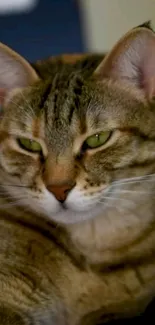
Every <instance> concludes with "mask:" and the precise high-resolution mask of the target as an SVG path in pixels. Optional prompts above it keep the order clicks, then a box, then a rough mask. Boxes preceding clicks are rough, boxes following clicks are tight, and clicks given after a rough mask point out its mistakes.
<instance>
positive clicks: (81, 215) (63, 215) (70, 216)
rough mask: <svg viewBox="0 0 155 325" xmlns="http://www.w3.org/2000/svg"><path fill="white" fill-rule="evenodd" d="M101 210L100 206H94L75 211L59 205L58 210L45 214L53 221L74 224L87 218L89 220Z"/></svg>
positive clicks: (99, 213)
mask: <svg viewBox="0 0 155 325" xmlns="http://www.w3.org/2000/svg"><path fill="white" fill-rule="evenodd" d="M102 212H103V207H102V209H101V206H95V207H94V208H92V209H89V210H84V211H77V210H72V209H70V208H67V207H63V206H62V207H60V209H59V211H58V212H56V213H55V214H50V215H49V214H48V215H46V216H47V217H48V219H50V220H51V221H54V222H56V223H60V224H64V225H67V224H75V223H81V222H86V221H88V220H91V219H93V218H95V217H97V216H99V215H101V213H102Z"/></svg>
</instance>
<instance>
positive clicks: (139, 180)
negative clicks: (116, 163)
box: [112, 174, 155, 185]
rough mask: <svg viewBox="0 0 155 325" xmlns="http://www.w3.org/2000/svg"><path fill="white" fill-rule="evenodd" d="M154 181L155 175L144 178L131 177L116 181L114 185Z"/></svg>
mask: <svg viewBox="0 0 155 325" xmlns="http://www.w3.org/2000/svg"><path fill="white" fill-rule="evenodd" d="M145 180H146V181H152V180H155V174H148V175H144V176H136V177H129V178H123V179H121V180H118V181H114V182H113V183H112V185H115V184H116V185H118V184H126V183H131V182H135V181H136V182H141V181H145Z"/></svg>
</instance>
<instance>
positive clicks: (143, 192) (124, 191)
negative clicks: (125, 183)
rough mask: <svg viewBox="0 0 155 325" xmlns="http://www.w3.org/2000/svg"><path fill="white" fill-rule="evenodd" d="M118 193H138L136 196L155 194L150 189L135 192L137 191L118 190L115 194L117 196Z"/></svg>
mask: <svg viewBox="0 0 155 325" xmlns="http://www.w3.org/2000/svg"><path fill="white" fill-rule="evenodd" d="M117 193H119V194H120V193H136V194H146V193H155V191H150V190H149V189H148V191H141V190H140V191H135V190H117V191H115V194H117Z"/></svg>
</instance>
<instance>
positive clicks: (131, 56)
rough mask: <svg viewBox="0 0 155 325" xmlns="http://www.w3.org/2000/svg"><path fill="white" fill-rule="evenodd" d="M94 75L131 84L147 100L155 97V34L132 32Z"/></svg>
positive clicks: (142, 28) (114, 49)
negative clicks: (142, 93)
mask: <svg viewBox="0 0 155 325" xmlns="http://www.w3.org/2000/svg"><path fill="white" fill-rule="evenodd" d="M95 74H96V75H98V76H100V78H111V79H115V80H122V81H127V82H130V83H132V84H133V85H134V86H135V87H137V88H139V89H142V90H143V92H144V94H145V96H147V97H148V98H149V99H151V98H152V97H154V96H155V34H154V32H153V31H152V30H150V29H148V28H145V27H138V28H135V29H132V30H131V31H130V32H129V33H127V34H126V35H125V36H124V37H122V38H121V39H120V41H119V42H118V43H117V44H116V45H115V46H114V48H113V49H112V51H111V52H110V53H109V54H108V55H107V56H106V58H105V59H104V60H103V61H102V62H101V64H100V65H99V66H98V68H97V70H96V71H95Z"/></svg>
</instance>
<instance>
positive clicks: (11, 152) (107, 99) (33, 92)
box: [0, 27, 155, 224]
mask: <svg viewBox="0 0 155 325" xmlns="http://www.w3.org/2000/svg"><path fill="white" fill-rule="evenodd" d="M63 71H64V70H61V71H60V73H59V72H57V73H56V74H55V76H54V77H53V76H52V77H50V75H49V78H47V80H40V79H39V77H38V76H37V74H36V72H35V71H34V70H33V68H32V67H31V66H30V65H29V63H27V62H26V61H25V60H24V59H23V58H21V57H20V56H19V55H17V54H16V53H14V52H13V51H12V50H10V49H8V48H7V47H5V46H4V45H2V44H1V45H0V97H1V107H2V109H1V123H0V191H1V193H2V194H3V195H4V196H6V197H10V198H11V199H10V200H13V201H14V204H17V205H20V206H22V207H23V208H28V209H29V210H32V211H34V212H37V214H38V215H40V216H45V217H47V218H49V219H51V220H53V221H56V222H60V223H66V224H67V223H76V222H81V221H83V220H88V219H90V218H95V217H96V216H97V215H99V214H102V213H103V211H105V209H108V205H107V202H108V203H109V202H113V204H115V202H116V201H114V200H113V198H114V197H113V196H114V194H115V192H116V189H117V195H118V196H120V195H122V194H118V193H121V189H120V185H121V184H123V183H124V182H126V184H129V185H130V189H132V188H131V185H132V183H133V185H134V187H135V186H136V184H137V183H138V186H139V184H140V186H141V188H142V187H143V182H142V180H143V179H146V178H145V177H144V176H145V175H147V174H149V175H150V174H153V173H154V171H155V150H154V148H155V105H154V104H153V97H154V96H155V35H154V33H153V32H152V31H151V30H149V29H147V27H138V28H136V29H133V30H132V31H131V32H129V33H128V34H126V35H125V36H124V37H123V38H122V39H121V40H120V41H119V42H118V43H117V44H116V46H115V47H114V48H113V49H112V51H111V52H110V53H109V54H108V55H107V56H106V58H105V59H104V60H103V61H102V62H101V63H100V65H99V66H98V67H97V69H96V70H95V71H94V73H93V74H92V76H91V77H90V78H87V79H85V78H84V77H83V72H82V71H81V72H80V71H79V70H78V71H74V72H73V73H70V74H69V75H68V76H67V75H66V73H65V74H64V73H63ZM147 177H148V178H147V179H152V178H149V177H150V176H147ZM138 180H141V183H139V181H138ZM118 188H119V191H118ZM125 189H126V190H127V191H126V192H128V190H129V188H128V187H127V188H125ZM129 192H130V191H129ZM4 193H5V194H4ZM124 193H125V190H124ZM128 195H130V194H128ZM110 200H111V201H110ZM122 200H123V199H122ZM121 202H122V201H121V200H120V201H119V204H121Z"/></svg>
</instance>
